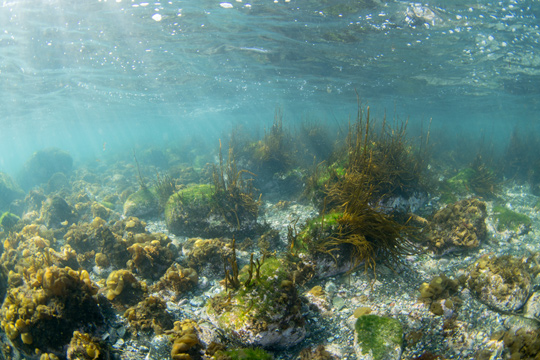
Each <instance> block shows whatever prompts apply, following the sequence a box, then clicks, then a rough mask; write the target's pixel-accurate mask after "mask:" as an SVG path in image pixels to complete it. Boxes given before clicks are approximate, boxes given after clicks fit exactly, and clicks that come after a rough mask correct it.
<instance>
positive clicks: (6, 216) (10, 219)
mask: <svg viewBox="0 0 540 360" xmlns="http://www.w3.org/2000/svg"><path fill="white" fill-rule="evenodd" d="M19 220H20V218H19V217H18V216H17V215H15V214H12V213H10V212H5V213H3V214H2V216H0V227H2V228H3V229H4V231H6V232H7V231H10V230H11V229H13V227H14V226H15V225H16V224H17V222H18V221H19Z"/></svg>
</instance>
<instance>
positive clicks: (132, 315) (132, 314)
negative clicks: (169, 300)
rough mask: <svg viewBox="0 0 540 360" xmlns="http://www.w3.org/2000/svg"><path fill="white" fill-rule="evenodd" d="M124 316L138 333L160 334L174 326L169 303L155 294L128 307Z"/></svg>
mask: <svg viewBox="0 0 540 360" xmlns="http://www.w3.org/2000/svg"><path fill="white" fill-rule="evenodd" d="M124 317H125V318H126V319H128V321H129V325H130V326H131V328H132V329H133V330H134V331H135V332H136V333H139V332H142V333H150V332H153V333H154V334H157V335H159V334H162V333H163V332H164V331H165V330H169V329H172V327H173V318H172V316H171V315H170V314H169V313H168V312H167V304H166V303H165V301H163V300H162V299H160V298H157V297H154V296H149V297H147V298H146V299H144V300H142V301H141V302H139V303H138V304H137V305H135V306H132V307H130V308H129V309H127V310H126V312H125V313H124Z"/></svg>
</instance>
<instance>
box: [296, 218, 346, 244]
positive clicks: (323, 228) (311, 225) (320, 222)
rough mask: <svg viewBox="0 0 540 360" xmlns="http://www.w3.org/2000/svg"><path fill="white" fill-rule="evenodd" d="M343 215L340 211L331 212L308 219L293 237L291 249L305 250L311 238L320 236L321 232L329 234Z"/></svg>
mask: <svg viewBox="0 0 540 360" xmlns="http://www.w3.org/2000/svg"><path fill="white" fill-rule="evenodd" d="M342 216H343V213H341V212H331V213H329V214H325V215H320V216H317V217H316V218H313V219H311V220H309V221H308V222H307V223H306V225H305V226H304V228H303V229H302V230H301V231H300V232H299V233H298V236H297V237H296V239H295V244H294V246H293V250H294V249H296V251H300V252H302V251H307V250H308V248H309V245H310V243H311V242H312V240H313V239H318V238H320V237H321V236H322V235H323V234H329V233H331V232H332V231H333V229H334V228H335V227H336V226H337V225H338V221H339V219H341V217H342Z"/></svg>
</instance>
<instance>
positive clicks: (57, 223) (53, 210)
mask: <svg viewBox="0 0 540 360" xmlns="http://www.w3.org/2000/svg"><path fill="white" fill-rule="evenodd" d="M76 218H77V215H76V213H75V209H74V208H73V207H71V206H70V205H69V204H68V203H67V202H66V200H64V199H63V198H62V197H60V196H57V195H55V196H53V197H50V198H48V199H47V200H46V201H45V202H44V203H43V206H42V207H41V221H42V222H43V224H45V225H46V226H47V227H48V228H51V229H57V228H60V227H64V226H66V225H68V224H72V223H73V222H75V220H76Z"/></svg>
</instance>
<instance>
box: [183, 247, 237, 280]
mask: <svg viewBox="0 0 540 360" xmlns="http://www.w3.org/2000/svg"><path fill="white" fill-rule="evenodd" d="M182 252H183V253H184V255H185V256H186V258H187V265H188V266H189V267H191V268H193V269H195V270H197V272H198V273H199V274H212V273H216V272H219V271H222V270H223V259H225V258H228V257H230V256H231V254H232V250H231V248H230V247H229V246H227V244H226V243H225V242H224V241H222V240H221V239H200V238H190V239H188V240H187V241H186V242H185V243H184V245H183V247H182Z"/></svg>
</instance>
